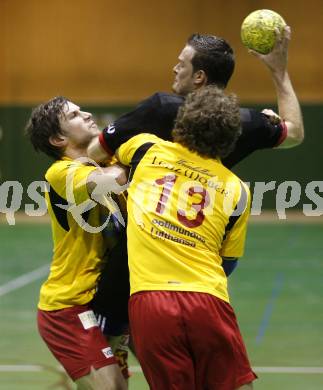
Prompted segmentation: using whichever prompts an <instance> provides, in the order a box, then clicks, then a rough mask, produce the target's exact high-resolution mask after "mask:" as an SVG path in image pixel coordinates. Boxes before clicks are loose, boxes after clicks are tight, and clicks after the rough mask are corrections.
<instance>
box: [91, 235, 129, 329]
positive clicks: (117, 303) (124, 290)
mask: <svg viewBox="0 0 323 390" xmlns="http://www.w3.org/2000/svg"><path fill="white" fill-rule="evenodd" d="M129 295H130V284H129V269H128V252H127V235H126V231H125V230H123V231H121V232H120V233H119V239H118V241H117V243H116V245H115V246H114V247H113V248H112V249H111V250H110V251H109V253H108V254H107V259H106V263H105V266H104V268H103V270H102V273H101V276H100V279H99V281H98V286H97V291H96V293H95V296H94V298H93V300H92V303H91V307H92V309H93V311H94V313H95V315H96V317H97V319H98V321H99V323H100V325H101V329H102V331H103V332H104V333H105V334H108V335H112V336H119V335H122V334H123V333H124V331H125V329H127V327H128V323H129V318H128V300H129Z"/></svg>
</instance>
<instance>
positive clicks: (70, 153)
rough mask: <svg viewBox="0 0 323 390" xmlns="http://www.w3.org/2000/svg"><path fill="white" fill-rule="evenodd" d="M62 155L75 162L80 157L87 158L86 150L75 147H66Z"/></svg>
mask: <svg viewBox="0 0 323 390" xmlns="http://www.w3.org/2000/svg"><path fill="white" fill-rule="evenodd" d="M64 155H65V156H66V157H68V158H71V159H72V160H76V159H77V158H80V157H87V148H83V147H80V148H76V147H71V146H68V147H67V148H66V149H65V153H64Z"/></svg>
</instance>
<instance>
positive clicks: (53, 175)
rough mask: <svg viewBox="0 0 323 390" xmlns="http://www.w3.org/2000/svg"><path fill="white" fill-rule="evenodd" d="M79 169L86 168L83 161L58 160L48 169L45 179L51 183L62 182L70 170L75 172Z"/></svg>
mask: <svg viewBox="0 0 323 390" xmlns="http://www.w3.org/2000/svg"><path fill="white" fill-rule="evenodd" d="M78 168H86V165H84V164H82V162H81V161H78V160H72V159H70V158H64V157H63V158H62V159H61V160H56V161H55V162H54V163H53V164H52V165H51V166H50V167H49V168H48V170H47V172H46V174H45V178H46V180H47V181H48V182H50V183H51V182H55V181H60V180H62V178H63V177H65V176H66V175H68V172H69V170H75V169H78Z"/></svg>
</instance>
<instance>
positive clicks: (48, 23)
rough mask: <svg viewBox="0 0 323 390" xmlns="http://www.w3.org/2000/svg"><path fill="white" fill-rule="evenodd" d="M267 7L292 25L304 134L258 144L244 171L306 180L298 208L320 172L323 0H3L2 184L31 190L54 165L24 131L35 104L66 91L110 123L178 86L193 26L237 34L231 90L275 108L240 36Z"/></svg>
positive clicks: (249, 175) (250, 176)
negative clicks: (290, 143)
mask: <svg viewBox="0 0 323 390" xmlns="http://www.w3.org/2000/svg"><path fill="white" fill-rule="evenodd" d="M261 8H270V9H273V10H275V11H277V12H279V13H280V14H281V15H282V16H283V17H284V18H285V20H286V21H287V23H288V24H289V25H290V26H291V27H292V32H293V33H292V41H291V44H290V50H289V71H290V75H291V78H292V80H293V85H294V87H295V90H296V92H297V94H298V96H299V98H300V101H301V104H302V108H303V113H304V120H305V130H306V140H305V141H304V143H303V144H302V145H301V146H299V147H298V148H295V149H291V150H288V151H281V150H277V151H265V152H257V153H255V154H254V155H253V156H252V157H250V158H249V159H248V160H246V161H245V162H242V163H241V164H240V165H239V166H238V167H237V169H236V171H237V172H238V173H239V174H240V175H241V176H242V177H243V178H244V179H245V180H248V181H251V182H253V181H255V180H256V181H271V180H275V181H276V182H277V183H279V182H282V181H284V180H291V181H298V182H300V183H301V184H302V192H303V199H302V200H301V201H300V203H299V204H298V205H297V207H300V206H301V203H302V201H304V200H305V194H304V191H305V186H306V184H307V183H308V182H310V181H313V180H321V178H322V169H321V162H322V145H323V142H322V141H323V137H322V131H323V129H322V124H323V107H322V106H323V70H322V63H323V43H322V41H323V39H322V38H323V37H322V25H323V1H321V0H307V1H306V2H300V1H295V0H294V1H289V0H288V1H287V0H285V1H280V0H269V1H258V0H257V1H256V0H254V1H252V0H241V1H237V0H225V1H224V0H164V1H162V2H159V1H152V0H149V1H148V0H139V1H136V2H133V1H130V0H129V1H125V0H120V1H118V2H116V1H112V0H69V1H66V0H55V1H49V0H45V1H44V0H25V1H22V0H1V1H0V16H1V23H0V53H1V57H0V175H1V176H0V180H1V182H4V181H8V180H15V181H20V182H21V183H22V185H23V187H24V189H25V188H26V186H28V184H29V183H30V182H31V181H32V180H36V179H39V180H41V179H42V178H43V173H44V170H45V169H46V166H48V164H49V160H48V159H47V158H46V157H43V156H41V155H36V154H35V153H34V152H33V150H32V148H31V147H30V146H29V145H28V143H27V142H26V141H25V139H24V137H23V127H24V124H25V122H26V120H27V117H28V115H29V113H30V109H31V107H33V106H35V105H37V104H38V103H40V102H43V101H45V100H47V99H49V98H51V97H53V96H57V95H64V96H67V97H69V98H70V99H71V100H73V101H75V102H77V103H79V104H81V105H82V106H83V107H85V108H87V109H89V110H91V111H93V112H94V113H96V114H97V117H98V119H99V121H100V123H101V125H103V124H104V123H107V122H108V121H109V120H111V119H112V118H113V115H117V114H119V113H121V112H123V111H124V110H126V109H129V108H130V107H132V106H133V105H134V104H135V103H136V102H138V101H140V100H141V99H143V98H145V97H147V96H149V95H150V94H152V93H153V92H155V91H169V90H170V86H171V83H172V67H173V66H174V65H175V64H176V60H177V56H178V54H179V52H180V50H181V49H182V47H183V46H184V43H185V41H186V39H187V37H188V36H189V35H190V34H191V33H193V32H204V33H212V34H215V35H219V36H223V37H224V38H226V39H227V40H228V41H229V42H230V44H231V45H232V47H233V48H234V50H235V53H236V70H235V74H234V76H233V78H232V81H231V83H230V87H229V88H228V89H229V91H234V92H235V93H237V94H238V96H239V97H240V101H241V103H242V104H243V105H248V106H250V105H251V106H254V105H258V106H260V107H275V106H274V102H275V94H274V90H273V87H272V83H271V80H270V77H269V74H268V72H267V70H266V69H265V68H264V66H263V65H262V64H261V63H260V61H259V60H258V59H256V58H254V57H253V56H251V55H250V54H248V53H247V50H246V49H245V48H244V47H243V46H242V44H241V42H240V25H241V22H242V20H243V19H244V17H245V16H246V15H247V14H248V13H250V12H251V11H253V10H255V9H261ZM25 192H26V190H25ZM26 197H27V195H26V193H24V199H25V198H26ZM264 204H265V206H266V207H274V206H275V199H274V194H270V193H269V194H268V195H265V198H264Z"/></svg>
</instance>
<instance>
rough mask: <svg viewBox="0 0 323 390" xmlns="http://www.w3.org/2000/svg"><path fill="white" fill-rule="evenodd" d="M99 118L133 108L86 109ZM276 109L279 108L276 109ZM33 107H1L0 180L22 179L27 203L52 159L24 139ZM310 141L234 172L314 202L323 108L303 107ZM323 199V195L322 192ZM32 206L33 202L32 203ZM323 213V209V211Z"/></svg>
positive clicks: (270, 198) (262, 155)
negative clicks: (292, 186)
mask: <svg viewBox="0 0 323 390" xmlns="http://www.w3.org/2000/svg"><path fill="white" fill-rule="evenodd" d="M83 108H84V109H86V110H88V111H90V112H93V113H94V114H96V115H97V119H98V121H99V124H101V125H102V126H103V124H104V123H107V122H108V121H109V120H111V119H112V118H113V116H114V115H119V114H120V113H122V112H125V111H127V110H129V109H130V108H131V107H117V106H115V107H113V106H112V107H111V106H110V107H98V106H95V107H94V106H91V107H83ZM273 108H275V107H273ZM30 110H31V108H30V107H20V106H19V107H18V106H15V107H13V106H10V107H4V106H2V107H0V126H1V133H2V138H1V140H0V174H1V176H0V180H1V183H2V182H3V181H7V180H18V181H19V182H20V183H21V184H22V185H23V188H24V196H23V200H24V201H26V199H28V198H27V195H26V188H27V187H28V185H29V183H30V182H31V181H34V180H42V179H43V177H44V172H45V170H46V168H47V167H48V165H49V164H50V160H49V159H48V158H47V157H45V156H43V155H42V154H37V153H35V152H34V151H33V149H32V147H31V145H29V143H28V141H27V140H26V139H25V137H24V130H23V129H24V126H25V123H26V121H27V119H28V116H29V114H30ZM302 110H303V115H304V123H305V131H306V138H305V141H304V142H303V144H302V145H300V146H298V147H297V148H293V149H289V150H286V149H285V150H261V151H257V152H255V153H254V154H253V155H252V156H249V157H248V158H247V159H246V160H244V161H243V162H241V163H240V164H239V165H238V166H236V167H235V169H234V171H235V172H236V173H237V174H238V175H240V177H241V178H243V179H244V180H245V181H250V182H251V187H253V182H254V181H262V182H263V181H265V182H269V181H272V180H274V181H276V182H277V186H278V184H280V183H281V182H283V181H286V180H289V181H298V182H299V183H300V184H301V187H302V198H301V200H300V202H299V203H298V204H297V205H296V207H297V208H300V207H302V204H303V203H311V202H309V201H308V199H307V197H306V196H305V192H304V191H305V187H306V184H307V183H308V182H310V181H314V180H317V181H322V156H323V142H322V141H323V135H322V134H323V129H322V126H323V106H322V105H303V106H302ZM275 196H276V194H275V191H270V192H268V193H266V194H265V195H264V199H263V205H264V208H275ZM321 196H322V197H323V193H321ZM29 203H30V202H29ZM322 212H323V210H322Z"/></svg>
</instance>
